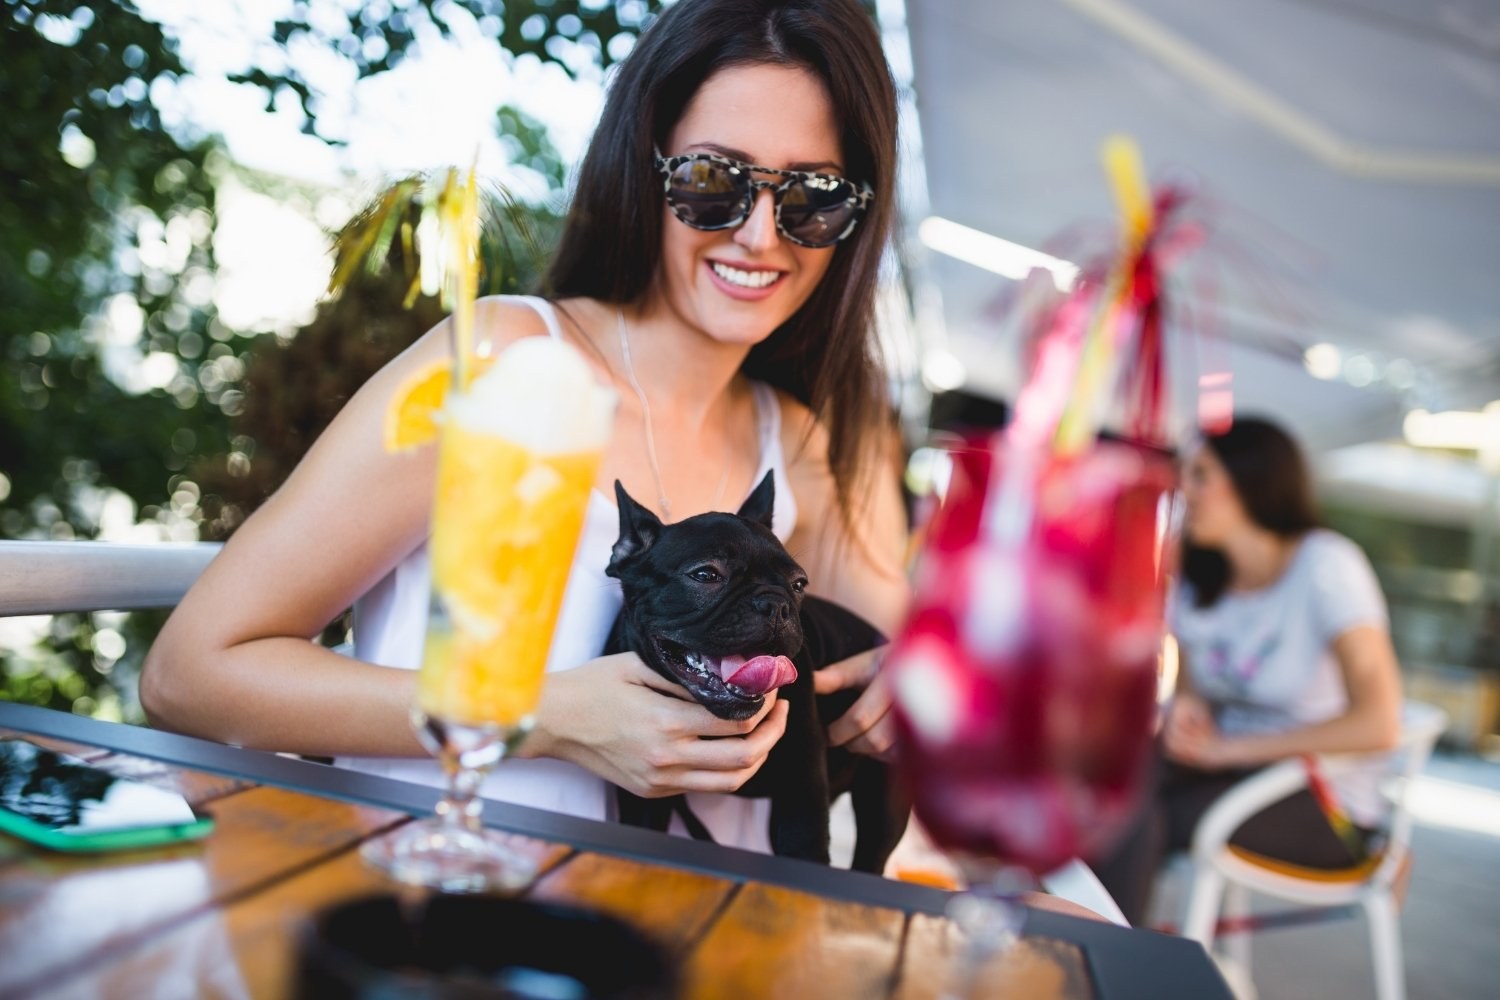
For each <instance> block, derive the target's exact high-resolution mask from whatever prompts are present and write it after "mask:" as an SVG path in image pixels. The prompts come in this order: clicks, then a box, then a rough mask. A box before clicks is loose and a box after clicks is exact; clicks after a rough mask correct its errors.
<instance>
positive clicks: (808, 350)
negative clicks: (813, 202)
mask: <svg viewBox="0 0 1500 1000" xmlns="http://www.w3.org/2000/svg"><path fill="white" fill-rule="evenodd" d="M760 63H772V64H781V65H789V66H800V67H803V68H806V69H808V70H809V71H811V72H812V73H813V74H814V75H816V76H817V77H819V78H820V79H821V80H822V81H823V84H824V86H825V87H827V89H828V94H829V98H830V99H831V101H832V102H833V110H834V114H835V116H836V118H837V120H838V122H839V125H840V127H841V129H842V134H841V136H840V141H841V146H842V153H843V156H844V169H845V171H846V173H847V174H848V176H849V177H851V178H852V179H854V180H857V181H863V182H866V183H868V184H869V185H870V186H871V187H872V188H873V189H874V192H875V196H874V198H873V199H872V200H871V202H870V204H869V206H868V208H867V210H866V212H865V215H864V218H863V219H862V220H861V222H860V224H859V226H858V227H857V228H856V229H855V230H854V233H853V234H852V235H851V236H849V238H848V239H846V240H844V242H843V243H841V244H839V245H838V247H837V248H836V249H835V250H834V251H833V254H834V257H833V262H832V263H831V264H830V266H829V268H828V271H827V273H826V274H825V275H824V276H823V280H822V281H821V282H819V283H818V287H817V288H816V289H815V290H814V291H813V293H812V295H811V296H810V297H809V298H808V300H807V302H806V303H804V304H803V306H802V308H801V309H799V310H798V311H797V312H796V314H795V315H793V316H792V317H791V318H790V319H788V320H787V321H786V322H785V323H783V324H782V325H781V326H780V327H779V328H777V329H776V330H775V331H774V332H773V333H772V334H771V336H770V337H768V338H767V339H766V340H765V341H763V342H761V343H760V344H757V345H756V346H755V348H754V349H752V350H751V352H750V356H749V358H748V359H747V360H746V362H745V368H744V370H745V372H746V374H748V375H750V376H751V377H753V378H757V379H761V380H763V381H765V382H769V383H770V384H772V385H774V386H776V387H778V388H780V389H782V390H784V391H786V392H788V393H790V394H791V395H792V396H793V397H795V398H797V399H798V400H801V401H802V402H803V403H804V404H806V405H807V406H808V408H809V409H811V410H812V411H813V413H814V414H816V415H817V417H818V419H819V420H820V421H821V422H822V423H823V425H824V426H825V427H826V428H827V429H828V434H829V455H828V459H829V464H830V466H831V468H832V471H833V475H834V480H835V483H836V487H837V493H838V500H839V507H840V509H841V511H842V512H843V513H844V514H845V515H846V516H847V514H848V511H849V507H850V497H851V496H852V495H853V493H852V491H853V479H854V476H855V474H856V472H857V470H858V469H859V468H860V466H861V462H862V461H864V460H865V458H866V457H867V456H866V455H865V454H864V446H865V445H866V443H867V442H870V441H871V440H873V438H872V435H873V434H875V433H876V432H877V429H882V428H886V427H889V426H890V420H889V417H888V414H887V406H886V402H885V399H884V393H885V388H886V387H885V385H884V383H883V381H882V379H881V374H880V372H881V369H880V365H879V364H878V362H877V360H876V357H875V353H874V347H873V344H872V340H873V338H872V336H871V332H872V330H873V329H874V320H875V289H876V282H877V280H878V274H879V270H880V259H881V255H882V253H883V252H884V249H885V245H886V237H887V233H888V232H889V230H890V225H891V217H892V213H893V210H892V205H893V203H894V190H895V184H896V176H895V173H896V93H895V87H894V85H893V84H892V82H891V76H890V69H889V67H888V66H887V65H886V61H885V55H884V53H883V52H882V51H881V48H880V37H879V34H878V33H877V31H876V28H875V24H874V22H873V21H872V19H871V17H870V15H869V14H868V13H867V12H866V11H865V10H863V9H862V8H861V7H860V5H859V4H858V3H857V0H680V2H679V3H677V4H675V5H673V6H671V7H669V8H667V9H666V11H664V12H663V13H662V15H661V16H660V17H659V18H658V19H657V20H656V22H655V23H654V24H653V25H652V26H651V27H650V28H649V29H648V30H647V31H646V32H644V33H643V34H642V35H641V38H640V41H639V42H637V44H636V47H635V49H634V50H633V51H632V52H631V53H630V55H629V56H628V57H627V58H626V59H625V60H624V62H622V63H621V64H620V68H619V71H618V74H617V76H616V77H615V79H614V82H613V83H612V84H611V86H610V90H609V95H608V98H607V99H606V102H605V106H604V111H603V113H602V115H601V116H600V120H599V126H598V128H597V130H596V131H595V133H594V137H593V140H592V141H591V142H590V143H589V149H588V153H587V155H586V156H585V157H584V160H583V164H582V166H581V168H580V170H579V174H578V183H577V189H576V191H575V193H574V197H573V203H572V207H571V209H570V211H569V214H568V219H567V223H566V225H565V227H564V229H563V235H562V240H561V243H560V246H559V248H558V252H557V255H556V256H555V258H554V259H553V264H552V268H551V270H550V271H549V272H548V274H547V278H546V281H545V284H544V291H545V292H546V294H548V295H549V296H552V297H554V298H567V297H571V296H587V297H590V298H595V299H599V300H601V301H605V302H614V303H626V302H633V301H635V300H636V299H638V298H639V297H640V296H641V295H642V294H643V293H645V291H646V290H647V288H648V286H649V285H650V283H651V281H652V280H653V278H654V277H655V271H656V266H657V263H658V262H659V260H660V258H661V238H662V231H661V230H662V215H663V195H662V184H661V177H660V175H659V174H658V173H657V172H656V169H655V166H654V163H653V158H654V154H653V147H655V146H658V145H661V144H663V143H664V142H665V140H666V137H667V134H668V133H669V132H670V131H671V130H672V128H673V126H675V125H676V124H677V121H678V120H679V119H680V118H681V117H682V114H683V112H684V111H685V110H686V108H687V105H688V102H689V101H691V100H692V97H693V95H694V94H695V93H696V92H697V91H698V88H699V87H700V86H701V85H702V84H703V82H704V81H705V80H707V79H708V77H710V76H711V75H712V74H713V73H715V72H717V71H718V70H721V69H724V68H725V67H729V66H741V65H752V64H760Z"/></svg>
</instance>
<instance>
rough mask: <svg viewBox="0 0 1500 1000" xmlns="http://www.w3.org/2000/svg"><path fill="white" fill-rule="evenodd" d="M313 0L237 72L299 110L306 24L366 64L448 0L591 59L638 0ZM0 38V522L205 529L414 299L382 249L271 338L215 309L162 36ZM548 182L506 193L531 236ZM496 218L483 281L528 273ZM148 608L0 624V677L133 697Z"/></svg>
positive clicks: (129, 30)
mask: <svg viewBox="0 0 1500 1000" xmlns="http://www.w3.org/2000/svg"><path fill="white" fill-rule="evenodd" d="M316 6H317V13H318V15H319V16H318V18H317V21H316V23H317V24H318V25H320V26H321V27H320V29H318V32H314V34H316V37H312V36H311V35H308V34H307V33H308V32H312V31H313V29H312V27H311V26H312V24H313V21H312V20H311V18H312V15H313V13H314V6H313V5H311V4H308V3H298V4H296V5H294V7H293V13H292V20H289V21H288V22H285V23H284V24H282V25H279V26H278V27H277V29H276V32H275V34H274V36H273V37H272V38H269V39H266V40H265V49H264V51H263V56H264V58H263V60H262V62H263V65H261V66H257V67H254V68H252V69H250V70H248V71H247V72H246V73H245V74H244V75H243V77H242V78H243V79H245V80H248V81H250V82H253V83H256V84H258V85H260V86H262V87H263V88H264V89H265V91H266V93H267V97H268V101H269V100H274V99H275V96H276V95H277V94H278V93H282V92H284V91H286V90H291V91H292V92H294V93H296V94H298V95H299V96H301V97H303V98H305V99H307V101H308V104H309V110H310V111H311V112H315V111H316V108H317V95H316V94H314V93H313V92H312V91H311V90H310V89H309V88H308V86H307V84H306V82H305V80H304V79H303V78H302V76H301V75H300V73H299V72H298V71H297V69H296V67H295V61H294V60H293V59H291V58H290V57H289V54H288V48H289V47H291V46H295V45H302V44H305V43H306V42H307V41H319V40H321V41H322V42H324V43H326V44H328V45H330V46H332V48H333V49H334V50H335V51H338V52H340V53H343V54H344V55H346V56H347V57H349V58H352V59H353V61H355V62H356V63H357V64H358V67H359V71H360V73H361V74H362V75H369V74H373V73H379V72H382V71H384V70H385V69H387V68H389V67H390V66H393V65H395V63H396V62H397V61H399V59H400V58H401V57H402V56H403V55H404V54H405V53H406V51H407V49H408V48H409V47H411V45H412V44H413V42H414V41H415V40H416V39H417V37H418V36H419V34H420V33H421V32H423V31H424V30H426V29H427V28H428V27H430V28H433V29H435V30H438V31H440V32H446V31H448V30H449V23H448V22H447V21H444V20H441V19H435V18H434V17H433V16H432V12H433V10H434V9H437V10H447V11H449V13H448V14H446V15H445V16H449V17H457V16H461V14H462V12H463V11H468V12H469V13H470V15H472V16H474V17H477V18H478V19H479V22H478V23H479V26H480V27H481V29H482V30H485V31H488V32H489V33H490V34H492V35H498V36H499V37H501V38H502V39H511V38H512V37H515V38H519V39H520V40H521V44H520V46H519V48H518V49H517V51H527V52H533V53H535V54H537V55H538V57H539V58H543V59H548V60H552V61H557V62H560V63H562V64H563V65H565V66H567V67H568V68H569V69H570V71H573V72H578V71H579V70H580V69H582V68H583V66H584V63H585V62H586V60H584V59H583V56H584V55H586V54H587V50H589V49H590V46H591V45H593V42H592V41H591V39H595V40H597V43H598V48H597V54H598V56H599V60H598V62H599V63H600V64H602V63H604V62H607V61H608V60H609V59H610V58H612V56H611V55H610V53H611V51H616V52H618V51H619V46H620V45H622V44H623V42H622V43H617V45H616V48H615V49H613V50H612V49H611V48H610V39H612V38H614V37H615V36H616V35H618V36H620V37H621V38H622V39H623V38H626V36H627V35H628V34H629V33H630V24H631V21H630V16H629V15H630V12H632V11H636V10H637V9H638V8H641V7H642V5H640V4H635V5H631V4H629V3H622V4H618V5H616V6H618V7H619V8H621V10H622V11H624V12H625V14H624V15H623V20H622V15H621V14H619V13H618V12H617V13H612V14H608V15H606V14H602V13H600V11H599V10H596V9H595V8H597V7H598V6H599V5H597V4H595V5H593V7H590V8H589V9H584V8H583V6H580V5H573V6H576V7H579V13H578V14H577V15H576V16H577V17H578V18H579V19H580V22H586V23H587V24H588V25H590V28H589V32H592V34H588V33H587V32H583V31H582V30H579V31H574V30H573V22H572V21H569V20H567V19H566V18H565V15H566V14H567V13H568V8H569V5H568V4H564V3H555V4H548V3H547V2H545V0H542V2H538V3H524V2H516V3H512V4H511V5H510V6H509V8H508V9H509V11H510V12H511V13H510V14H509V15H508V18H507V19H504V20H501V21H495V20H492V19H493V18H495V17H498V16H499V14H498V13H497V12H499V11H501V10H502V8H501V5H500V4H498V3H494V4H467V3H464V4H457V5H451V10H449V8H445V7H444V5H442V4H438V5H433V4H430V3H410V2H407V3H400V2H398V3H396V4H394V5H392V4H390V3H371V4H364V5H362V6H360V7H359V8H358V9H356V10H354V11H353V13H352V15H350V17H352V19H351V20H349V21H348V23H349V32H347V33H342V34H341V33H339V32H333V33H328V30H329V29H328V26H329V25H331V24H335V23H336V22H337V19H338V17H339V16H341V15H340V14H339V13H338V12H339V11H341V10H344V9H345V7H346V6H348V5H342V4H340V3H337V2H331V0H320V2H319V3H318V4H317V5H316ZM654 7H655V4H654V3H653V4H647V5H644V8H643V9H644V10H646V11H649V10H651V9H654ZM533 15H536V16H538V17H541V18H543V21H541V22H539V21H536V20H529V21H528V18H532V17H533ZM643 16H644V15H643ZM538 25H540V29H538ZM538 30H540V34H537V31H538ZM372 32H373V33H375V34H378V35H379V36H380V37H381V38H382V39H383V40H384V42H383V44H384V45H385V47H386V51H385V53H384V54H383V55H382V56H378V57H377V56H375V55H374V53H376V52H377V51H378V50H379V48H380V44H381V43H376V42H368V41H367V39H368V38H369V37H371V33H372ZM585 35H587V37H584V36H585ZM302 36H306V37H302ZM356 36H357V37H358V38H359V39H360V42H359V44H358V45H353V44H352V43H351V41H350V39H351V38H353V37H356ZM552 39H557V41H555V42H552V43H551V44H549V40H552ZM0 53H3V55H0V97H3V99H4V104H5V106H6V109H7V111H6V116H5V119H4V125H3V129H4V133H3V139H4V141H3V142H0V538H56V539H68V538H91V537H96V536H97V534H98V532H99V529H100V522H101V520H102V519H104V518H105V515H106V511H109V510H113V512H114V514H115V515H116V517H117V518H118V517H119V516H121V515H120V508H121V505H122V504H123V505H124V507H125V513H124V514H123V516H124V517H125V519H126V520H127V521H129V520H130V519H135V520H138V521H142V522H145V523H147V524H148V525H149V524H152V523H155V524H157V525H158V527H159V532H158V533H159V534H161V535H164V536H171V537H184V536H187V537H192V536H196V535H197V534H199V533H200V531H201V533H202V534H203V535H204V536H205V537H215V538H220V537H224V536H225V535H226V534H227V533H228V532H229V531H231V530H232V529H233V527H234V526H235V525H236V524H237V523H239V521H240V520H242V519H243V517H244V516H245V514H246V513H247V512H248V511H249V510H251V509H253V507H254V506H255V505H256V504H257V503H258V502H259V501H260V500H261V499H262V498H263V497H264V496H265V495H267V494H268V493H269V492H270V491H271V490H273V489H274V488H275V487H276V486H277V485H279V483H280V481H281V479H282V478H283V477H284V476H285V474H286V472H287V471H288V470H289V469H290V468H291V466H292V465H294V464H295V462H296V461H297V459H298V458H300V456H301V454H302V453H303V451H305V449H306V447H307V445H308V444H309V443H310V442H311V441H312V440H313V439H314V438H315V437H316V435H317V434H318V433H319V432H320V431H321V430H322V428H323V427H324V426H326V424H327V421H328V420H329V419H330V418H331V417H332V415H333V413H335V412H336V411H337V409H338V407H339V406H340V405H341V404H342V402H343V401H344V400H346V399H347V398H348V396H349V395H351V394H352V393H353V392H354V391H355V389H357V388H358V386H359V385H360V384H361V383H362V382H363V381H364V380H365V379H366V378H367V377H368V375H369V374H370V373H371V372H373V371H374V370H375V369H376V368H378V367H379V366H380V365H381V364H383V363H384V361H385V360H386V359H388V358H389V357H390V356H392V355H393V354H394V353H396V352H397V351H399V350H400V349H401V348H402V347H404V346H405V345H406V344H407V343H409V342H410V341H411V340H412V339H414V338H415V337H416V336H417V335H418V334H419V333H420V331H421V330H422V329H425V328H426V327H427V326H428V325H430V324H431V323H432V322H433V321H434V320H435V319H436V318H437V313H436V308H435V306H434V305H433V304H432V303H430V302H419V303H418V304H417V305H416V307H415V308H413V309H412V310H411V311H410V312H406V311H404V310H402V309H400V308H399V303H400V300H401V298H402V294H401V293H402V292H403V291H404V288H405V286H404V284H402V283H401V282H402V280H403V279H402V278H401V276H400V271H401V270H402V269H403V268H404V267H405V262H403V261H400V260H396V261H393V264H394V265H396V266H394V267H392V268H388V269H387V270H385V271H383V272H380V273H378V274H374V275H370V276H367V277H362V278H361V279H360V280H359V281H357V282H356V283H355V284H354V285H353V286H351V287H350V288H349V289H348V291H347V293H346V294H344V295H343V296H341V297H339V298H338V299H336V300H331V301H330V302H328V303H325V304H324V305H323V306H322V307H321V308H320V309H319V311H318V314H317V316H316V318H315V319H314V320H313V322H312V323H311V324H310V325H309V326H308V328H307V329H306V330H303V331H301V332H299V333H298V334H297V335H296V336H294V337H291V338H290V339H282V338H280V337H277V336H276V335H274V334H271V333H261V334H259V335H254V333H253V331H236V330H230V329H228V328H227V327H225V326H224V324H223V323H222V322H221V321H220V320H219V319H218V317H217V316H216V315H215V312H214V308H213V291H214V275H215V262H214V255H213V235H214V229H215V221H216V217H215V189H216V183H217V182H218V181H219V180H220V179H221V178H222V177H223V176H225V175H226V174H227V173H228V172H229V171H230V170H232V169H234V168H233V167H232V165H231V164H229V163H228V162H227V160H226V158H225V155H224V153H223V152H222V151H221V149H220V148H219V147H218V146H217V145H216V144H215V143H214V142H212V141H200V140H199V139H198V138H196V137H194V136H191V135H188V134H183V133H180V132H174V131H172V130H170V129H168V128H166V127H165V125H164V122H163V120H162V115H161V111H160V102H161V100H162V98H163V97H166V96H170V94H171V92H172V90H173V88H174V87H175V86H176V85H177V83H178V81H179V80H180V79H181V78H182V77H183V76H184V74H185V73H186V72H187V70H186V68H185V67H184V65H183V63H182V60H181V59H180V58H179V55H178V52H177V47H176V45H175V43H174V41H173V39H172V38H171V37H170V36H168V35H167V34H165V33H164V32H163V30H162V28H161V26H160V25H158V24H156V23H154V22H152V21H150V20H149V19H147V18H145V17H143V16H142V15H141V13H140V12H139V10H138V9H137V8H136V7H135V5H134V4H133V3H131V2H129V0H92V2H80V0H71V2H68V0H0ZM315 123H316V115H315V114H312V115H311V116H310V117H309V120H308V128H309V131H314V132H315V133H316V130H315V128H314V125H315ZM497 129H498V130H499V131H500V133H501V134H502V135H503V136H504V137H505V141H506V145H507V147H508V148H509V149H510V151H511V153H512V158H513V159H514V160H515V161H516V162H520V163H524V164H526V165H527V166H530V167H531V168H532V169H534V170H536V171H537V172H538V173H540V174H541V175H542V176H543V177H545V178H547V179H548V181H549V182H550V183H551V184H552V185H553V187H554V189H555V191H560V189H561V185H562V180H563V175H564V166H563V164H562V163H561V161H560V159H559V158H558V156H557V154H556V152H555V151H554V150H553V149H552V147H551V145H550V143H548V142H547V140H546V135H545V131H544V130H543V129H542V128H541V127H540V126H538V125H537V124H536V123H535V122H532V121H530V120H528V119H526V118H524V116H522V115H520V114H518V113H517V112H514V111H512V110H510V109H502V110H501V111H500V113H499V117H498V119H497ZM241 176H243V174H241ZM555 200H556V199H551V200H549V205H552V206H553V207H550V208H549V207H537V208H530V209H528V210H527V211H526V213H525V214H526V216H527V218H529V219H530V221H531V223H532V226H533V228H534V229H535V230H537V232H538V233H539V234H540V236H539V237H538V243H539V244H540V245H541V246H545V245H546V244H547V243H548V240H549V234H550V233H551V232H553V231H554V230H555V227H556V216H555V214H554V212H555ZM518 233H519V230H514V229H512V230H507V231H506V233H505V235H504V237H503V238H502V239H500V240H498V241H495V242H492V244H491V245H490V249H489V250H487V252H488V253H491V254H494V255H495V256H496V257H497V261H498V266H496V267H494V268H492V269H491V272H492V274H494V275H496V276H497V279H496V282H495V283H494V284H492V286H491V290H506V291H514V290H517V289H518V288H525V287H529V286H530V285H531V284H532V283H533V281H532V279H533V277H534V275H535V274H536V272H537V267H538V250H537V246H536V245H533V244H532V243H531V242H528V241H526V240H521V239H519V236H518ZM161 619H162V616H161V615H160V614H151V615H142V614H135V615H118V614H108V613H107V614H90V615H59V616H57V617H55V618H53V619H52V620H51V621H50V622H48V623H46V624H45V625H44V626H42V629H43V631H44V635H43V636H42V637H41V638H42V641H41V642H39V643H35V644H32V643H29V642H27V643H14V642H13V644H12V645H11V646H9V647H6V648H0V699H10V700H18V701H25V702H29V703H33V704H40V705H46V706H50V707H54V708H62V709H69V708H71V709H72V710H74V711H80V712H85V713H97V714H101V715H104V716H106V717H113V718H120V717H124V718H126V719H128V720H132V721H134V720H138V719H139V708H138V707H137V706H136V704H135V698H134V676H135V674H136V673H137V672H138V669H139V660H140V657H141V655H142V654H143V652H144V649H145V648H146V646H147V645H148V643H149V641H150V638H151V637H152V636H154V634H155V631H156V629H157V628H158V627H159V625H160V621H161ZM0 624H3V623H0ZM17 631H18V629H17V627H15V625H14V623H12V624H11V633H12V634H13V635H12V638H13V637H14V634H15V633H16V632H17ZM21 631H24V630H21Z"/></svg>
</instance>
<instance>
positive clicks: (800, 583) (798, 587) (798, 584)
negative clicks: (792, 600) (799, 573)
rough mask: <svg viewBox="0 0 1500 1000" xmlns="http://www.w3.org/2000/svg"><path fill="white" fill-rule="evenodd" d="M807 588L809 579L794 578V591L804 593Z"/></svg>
mask: <svg viewBox="0 0 1500 1000" xmlns="http://www.w3.org/2000/svg"><path fill="white" fill-rule="evenodd" d="M806 589H807V581H806V580H793V581H792V591H793V592H794V593H798V594H800V593H802V592H803V591H804V590H806Z"/></svg>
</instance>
